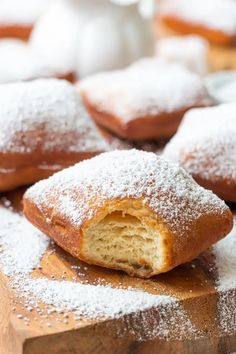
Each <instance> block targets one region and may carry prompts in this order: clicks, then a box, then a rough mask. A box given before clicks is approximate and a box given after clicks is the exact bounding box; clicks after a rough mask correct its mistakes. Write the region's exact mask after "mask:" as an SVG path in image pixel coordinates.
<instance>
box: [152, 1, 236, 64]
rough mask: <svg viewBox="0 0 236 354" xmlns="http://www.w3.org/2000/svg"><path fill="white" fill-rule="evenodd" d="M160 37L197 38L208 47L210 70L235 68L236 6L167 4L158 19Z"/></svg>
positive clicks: (203, 2)
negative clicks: (201, 39) (188, 35)
mask: <svg viewBox="0 0 236 354" xmlns="http://www.w3.org/2000/svg"><path fill="white" fill-rule="evenodd" d="M156 23H157V31H158V35H159V36H161V37H162V36H164V37H165V36H166V35H167V36H168V35H171V34H172V35H173V34H185V35H186V34H198V35H200V36H202V37H203V38H205V39H207V40H208V42H209V43H210V48H209V62H210V66H211V69H213V70H219V69H229V68H235V58H236V47H235V45H236V3H235V1H234V0H206V1H198V0H167V1H165V2H163V8H162V11H161V12H160V13H159V15H158V16H157V22H156Z"/></svg>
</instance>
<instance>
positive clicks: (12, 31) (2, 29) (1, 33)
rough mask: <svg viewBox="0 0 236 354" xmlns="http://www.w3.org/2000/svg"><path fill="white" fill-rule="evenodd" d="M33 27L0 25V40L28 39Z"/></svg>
mask: <svg viewBox="0 0 236 354" xmlns="http://www.w3.org/2000/svg"><path fill="white" fill-rule="evenodd" d="M32 29H33V26H30V25H3V24H1V25H0V38H19V39H22V40H24V41H27V40H28V39H29V36H30V34H31V31H32Z"/></svg>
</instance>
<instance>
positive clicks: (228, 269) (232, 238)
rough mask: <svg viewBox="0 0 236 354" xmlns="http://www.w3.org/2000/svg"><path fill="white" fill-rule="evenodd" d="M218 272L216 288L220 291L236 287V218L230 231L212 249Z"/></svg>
mask: <svg viewBox="0 0 236 354" xmlns="http://www.w3.org/2000/svg"><path fill="white" fill-rule="evenodd" d="M213 251H214V255H215V261H216V267H217V272H218V280H217V288H218V289H219V290H222V291H226V290H230V289H234V288H235V287H236V218H234V227H233V229H232V231H231V232H230V233H229V234H228V236H227V237H225V238H224V239H223V240H221V241H219V242H218V243H217V244H216V245H215V246H214V247H213Z"/></svg>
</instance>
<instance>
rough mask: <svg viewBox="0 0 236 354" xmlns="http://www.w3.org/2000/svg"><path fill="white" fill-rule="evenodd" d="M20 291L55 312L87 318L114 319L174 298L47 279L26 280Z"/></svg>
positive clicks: (165, 303)
mask: <svg viewBox="0 0 236 354" xmlns="http://www.w3.org/2000/svg"><path fill="white" fill-rule="evenodd" d="M23 291H24V292H26V293H27V294H29V295H30V294H31V295H33V296H35V297H36V298H37V299H40V300H41V301H43V302H44V303H45V304H47V305H53V306H54V307H55V308H56V311H59V312H60V311H62V310H67V311H74V313H75V315H76V316H77V317H80V316H86V317H88V318H99V317H103V316H108V317H112V318H115V317H120V316H121V315H122V314H129V313H132V312H135V311H137V310H139V309H142V310H145V309H148V308H151V307H154V306H155V307H157V306H160V305H163V306H164V305H167V304H169V303H171V302H173V301H174V299H173V298H171V297H170V296H161V295H159V296H157V295H151V294H148V293H144V292H143V291H135V290H133V289H115V288H112V287H110V286H102V285H96V286H95V285H84V284H80V283H76V282H70V281H56V280H54V281H52V280H47V279H25V280H24V281H23Z"/></svg>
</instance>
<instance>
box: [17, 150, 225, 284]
mask: <svg viewBox="0 0 236 354" xmlns="http://www.w3.org/2000/svg"><path fill="white" fill-rule="evenodd" d="M24 213H25V215H26V217H27V218H28V219H29V221H30V222H31V223H32V224H34V225H35V226H36V227H38V228H39V229H40V230H42V231H43V232H44V233H46V235H48V236H49V237H51V238H52V239H53V240H54V241H55V242H56V243H57V244H58V245H60V246H61V247H62V248H64V249H65V250H66V251H68V252H69V253H71V254H72V255H73V256H75V257H78V258H79V259H81V260H83V261H85V262H87V263H91V264H96V265H100V266H104V267H107V268H113V269H120V270H123V271H125V272H127V273H128V274H130V275H136V276H139V277H144V278H148V277H150V276H152V275H154V274H158V273H162V272H167V271H168V270H170V269H172V268H174V267H176V266H177V265H179V264H181V263H184V262H187V261H190V260H192V259H193V258H195V257H197V256H198V255H199V254H200V253H201V252H202V251H204V250H205V249H207V248H208V247H209V246H211V245H212V244H213V243H215V242H216V241H218V240H219V239H221V238H222V237H224V236H225V235H226V234H227V233H228V232H229V231H230V230H231V228H232V215H231V212H230V210H229V208H228V207H227V206H226V205H225V203H224V202H223V201H221V200H220V199H219V198H218V197H217V196H215V195H214V194H213V193H212V192H210V191H207V190H205V189H203V188H202V187H200V186H199V185H198V184H197V183H196V182H194V180H193V179H192V178H191V177H190V175H189V174H188V173H187V172H186V171H185V170H184V169H182V168H180V167H179V166H178V165H176V164H173V163H171V162H167V161H166V160H164V159H162V158H160V157H158V156H157V155H155V154H154V153H151V152H144V151H138V150H123V151H121V150H120V151H118V150H116V151H113V152H108V153H104V154H101V155H99V156H97V157H95V158H92V159H90V160H87V161H83V162H81V163H79V164H76V165H75V166H73V167H71V168H68V169H65V170H64V171H61V172H59V173H56V174H55V175H54V176H52V177H50V178H49V179H47V180H44V181H41V182H39V183H37V184H35V185H34V186H33V187H31V188H30V189H29V190H28V191H27V192H26V194H25V195H24Z"/></svg>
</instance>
